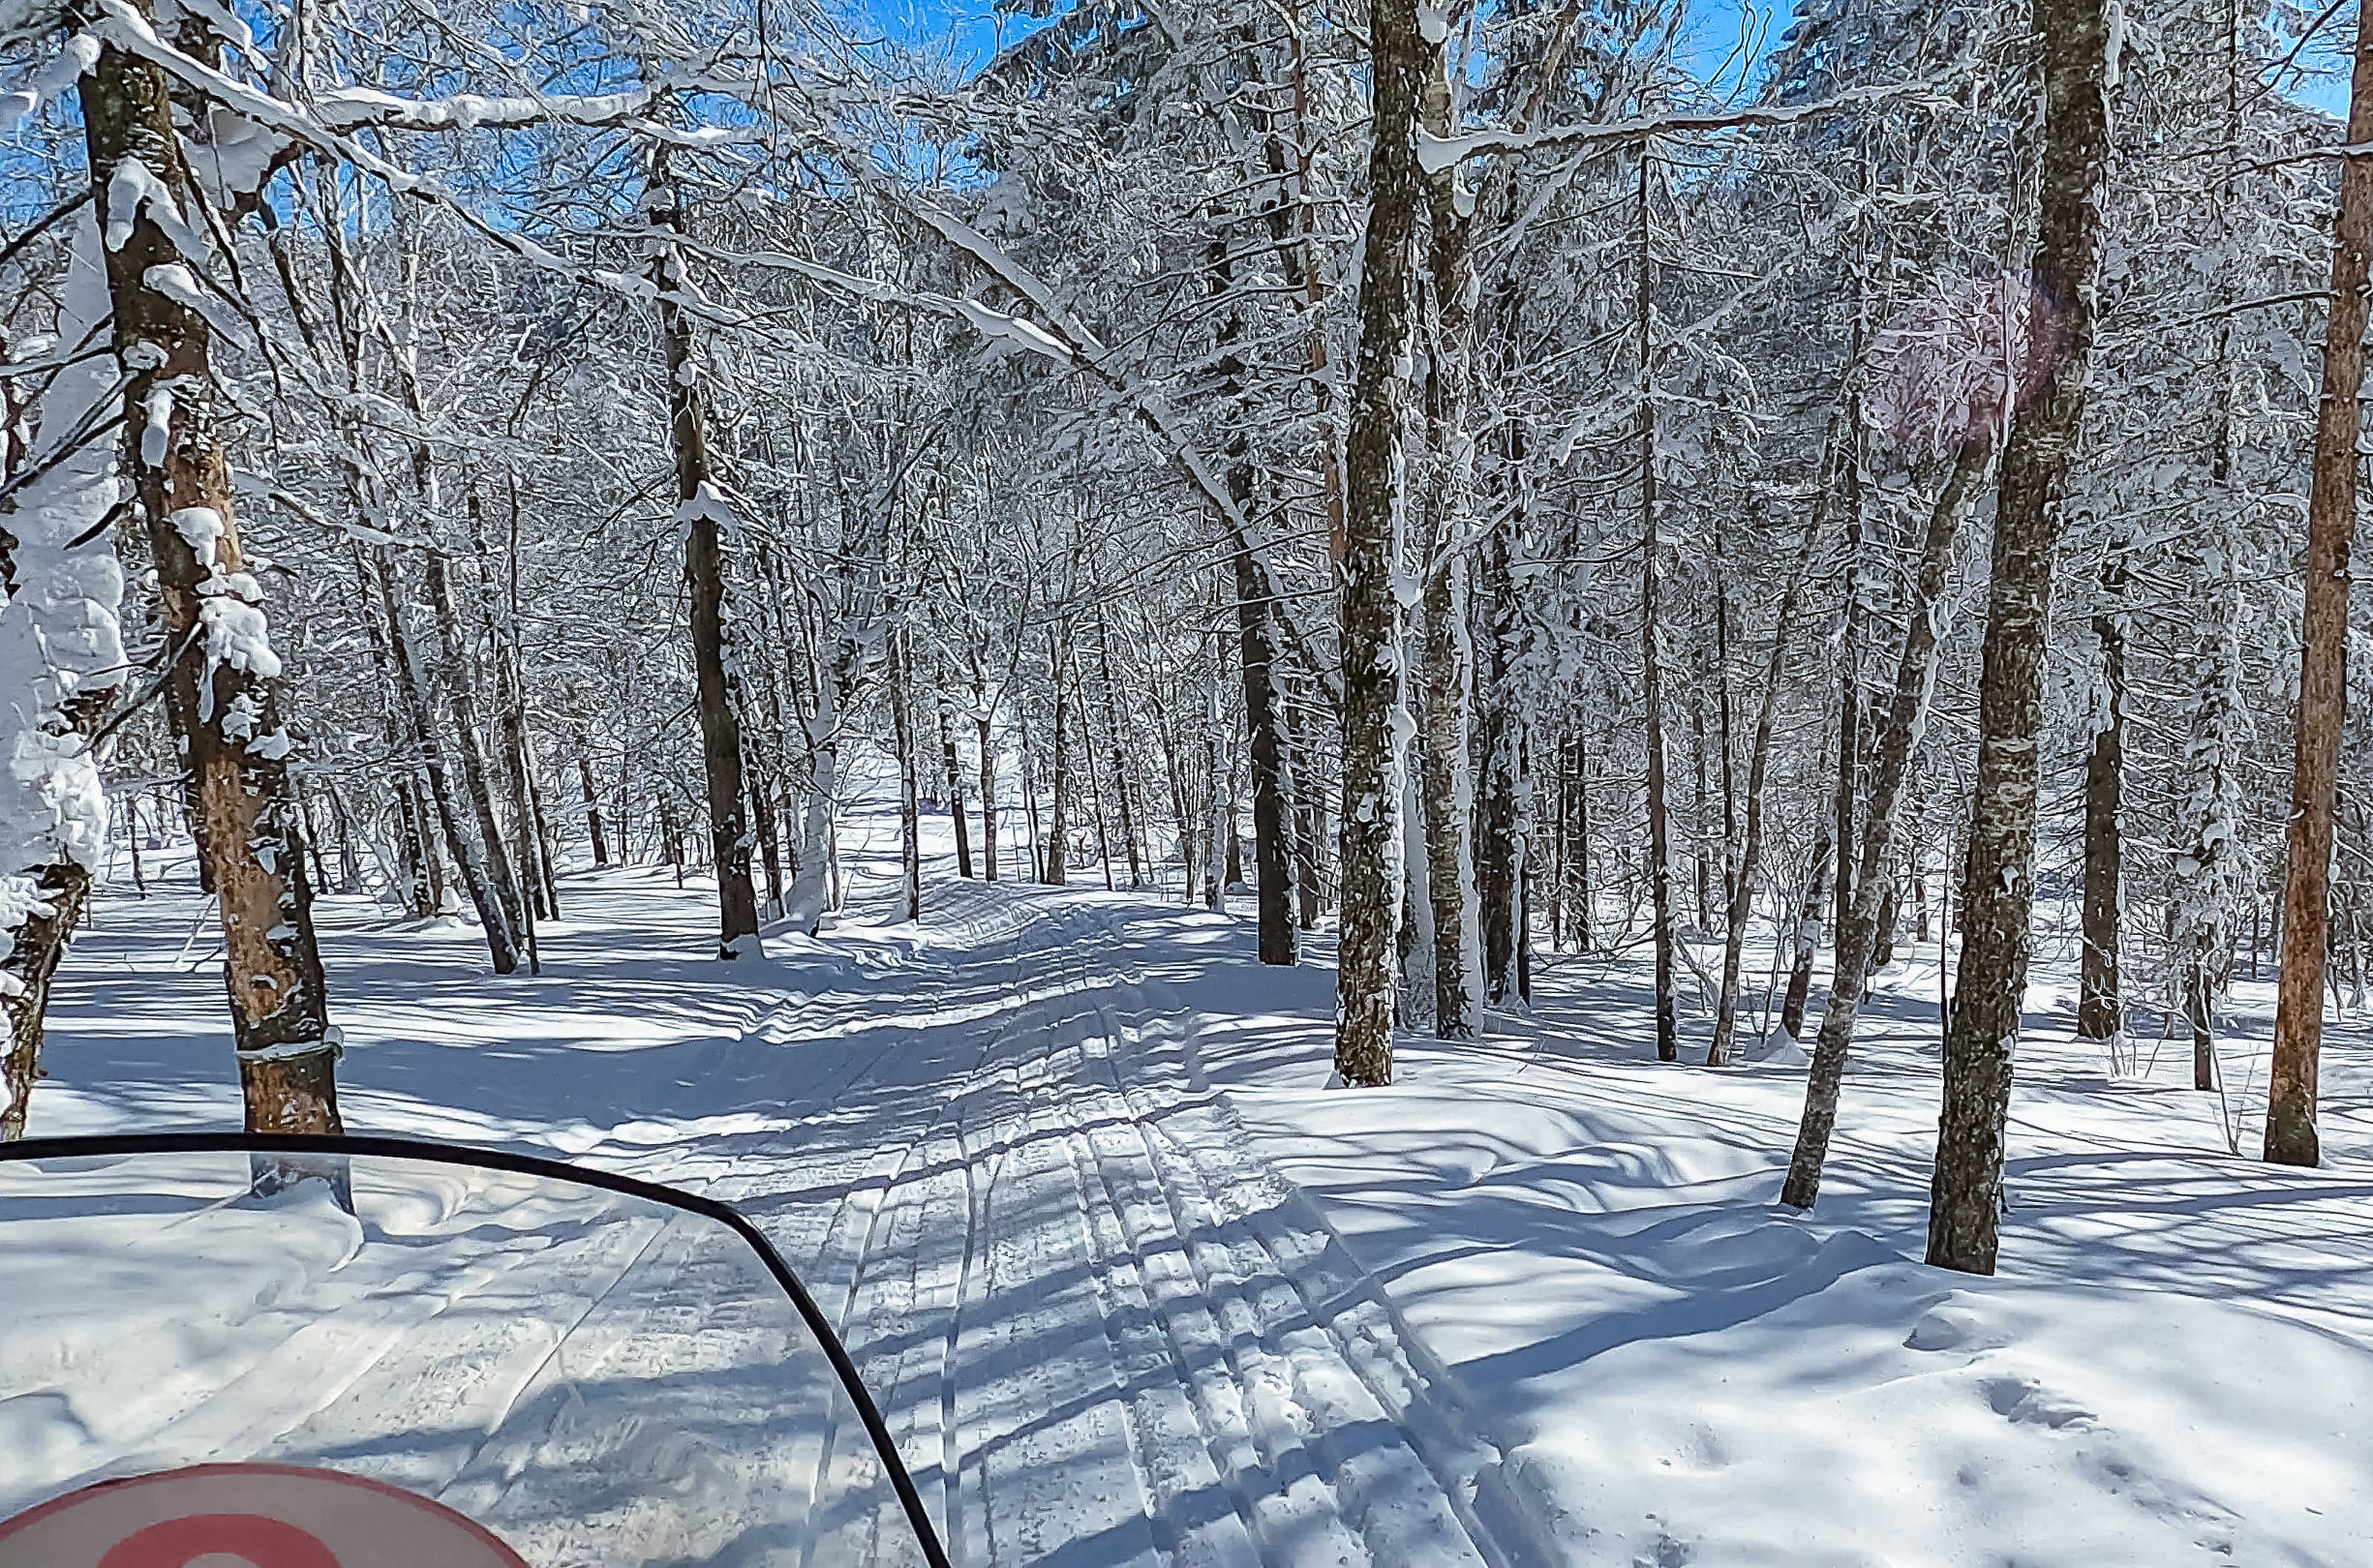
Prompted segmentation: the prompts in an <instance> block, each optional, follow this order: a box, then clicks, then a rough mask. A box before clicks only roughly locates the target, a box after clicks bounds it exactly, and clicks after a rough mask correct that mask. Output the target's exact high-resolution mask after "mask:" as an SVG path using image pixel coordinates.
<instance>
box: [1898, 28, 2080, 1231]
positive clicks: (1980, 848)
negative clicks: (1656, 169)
mask: <svg viewBox="0 0 2373 1568" xmlns="http://www.w3.org/2000/svg"><path fill="white" fill-rule="evenodd" d="M2034 16H2035V30H2036V32H2037V34H2038V35H2039V38H2040V41H2041V42H2040V45H2039V51H2040V61H2039V70H2040V72H2041V75H2042V81H2043V144H2044V145H2043V184H2042V200H2043V210H2042V217H2041V221H2040V222H2039V224H2038V225H2037V228H2036V235H2035V259H2034V263H2033V265H2032V267H2031V268H2030V271H2031V272H2032V274H2033V277H2032V283H2033V286H2034V288H2035V289H2036V292H2037V297H2038V300H2039V301H2040V302H2048V303H2049V308H2050V310H2051V313H2052V320H2053V323H2054V327H2055V328H2056V333H2055V335H2056V339H2057V344H2056V347H2057V349H2058V352H2057V354H2056V356H2055V358H2054V362H2053V365H2052V370H2051V375H2050V377H2049V379H2048V380H2047V381H2046V382H2045V383H2044V385H2043V388H2042V389H2041V391H2040V392H2039V393H2038V394H2037V395H2036V396H2035V397H2034V398H2033V399H2032V400H2031V401H2029V402H2028V403H2027V404H2026V405H2025V406H2024V407H2021V408H2020V409H2019V410H2018V411H2017V413H2016V414H2014V415H2013V416H2012V420H2011V428H2010V438H2009V440H2008V442H2007V444H2006V445H2005V446H2004V448H2003V453H2002V472H2001V477H2000V480H1999V482H1998V486H1997V489H1996V493H1995V501H1994V541H1993V586H1992V588H1991V590H1990V592H1989V597H1988V604H1987V611H1986V643H1985V654H1984V666H1983V671H1982V674H1981V676H1980V678H1979V685H1978V760H1977V789H1976V795H1975V799H1974V800H1973V802H1972V806H1971V812H1970V822H1969V841H1968V849H1967V852H1966V854H1965V856H1964V858H1963V860H1962V866H1963V874H1962V950H1961V961H1960V965H1959V969H1958V972H1957V975H1956V979H1955V983H1954V989H1953V1019H1952V1023H1951V1024H1950V1026H1949V1027H1948V1029H1947V1031H1946V1037H1945V1052H1944V1110H1943V1114H1942V1116H1941V1117H1940V1119H1939V1121H1938V1124H1937V1132H1936V1171H1935V1177H1934V1180H1933V1181H1932V1184H1931V1193H1930V1211H1929V1240H1928V1261H1929V1262H1930V1263H1932V1264H1933V1265H1935V1266H1936V1267H1939V1268H1948V1269H1958V1270H1960V1271H1962V1273H1965V1274H1992V1273H1993V1267H1994V1253H1995V1250H1996V1246H1997V1242H1998V1225H1999V1221H2000V1216H2001V1204H2002V1134H2003V1124H2004V1119H2005V1118H2006V1117H2007V1116H2008V1114H2009V1111H2010V1090H2011V1056H2012V1051H2013V1048H2014V1047H2015V1045H2016V1044H2017V1042H2018V1039H2019V1009H2020V999H2021V997H2022V995H2023V993H2024V991H2025V989H2026V969H2027V943H2028V931H2027V921H2028V917H2029V915H2030V913H2031V911H2032V908H2033V904H2034V894H2035V889H2034V882H2033V876H2034V860H2035V808H2036V801H2035V791H2036V733H2037V730H2038V728H2039V726H2040V723H2041V720H2042V716H2043V656H2044V639H2045V633H2046V629H2047V626H2046V622H2047V618H2048V615H2049V612H2050V609H2051V601H2052V564H2053V556H2054V553H2055V551H2056V550H2057V548H2058V545H2059V534H2060V523H2061V517H2060V495H2061V491H2062V489H2063V487H2064V486H2065V485H2066V483H2067V479H2068V469H2069V465H2070V463H2071V461H2072V460H2073V459H2074V457H2075V453H2076V443H2077V437H2078V434H2079V431H2080V429H2081V428H2082V425H2083V420H2084V384H2085V377H2086V373H2087V371H2088V370H2089V368H2090V364H2091V359H2092V346H2093V287H2094V278H2095V274H2096V272H2097V271H2098V268H2099V264H2100V258H2101V187H2102V184H2103V177H2104V173H2105V170H2106V168H2107V166H2108V163H2109V154H2110V128H2109V87H2108V55H2109V43H2110V41H2109V27H2108V22H2107V19H2106V17H2105V15H2104V14H2103V0H2035V8H2034Z"/></svg>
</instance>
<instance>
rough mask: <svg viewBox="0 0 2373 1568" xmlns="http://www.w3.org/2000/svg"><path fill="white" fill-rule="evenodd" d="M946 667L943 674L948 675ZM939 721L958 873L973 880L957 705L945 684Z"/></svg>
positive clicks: (938, 712) (938, 698)
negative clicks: (955, 720)
mask: <svg viewBox="0 0 2373 1568" xmlns="http://www.w3.org/2000/svg"><path fill="white" fill-rule="evenodd" d="M945 673H946V672H945V670H944V669H943V670H942V672H941V674H942V675H943V676H944V675H945ZM936 711H937V716H938V720H939V762H940V767H941V769H943V770H944V771H945V772H946V773H947V775H948V821H949V822H950V823H951V824H953V825H954V826H955V829H956V874H957V875H958V876H959V877H961V878H963V879H964V880H965V881H966V882H970V881H971V880H972V832H971V829H968V828H967V827H966V826H965V825H964V765H963V762H962V759H960V758H958V756H957V754H956V731H955V730H954V729H953V728H952V727H950V724H949V720H950V719H952V718H953V717H954V716H955V712H956V705H955V704H954V703H952V702H950V701H949V700H948V693H947V690H946V688H945V686H944V685H943V686H942V687H941V689H940V691H939V693H938V696H937V708H936Z"/></svg>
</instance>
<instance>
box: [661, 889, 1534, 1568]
mask: <svg viewBox="0 0 2373 1568" xmlns="http://www.w3.org/2000/svg"><path fill="white" fill-rule="evenodd" d="M944 891H945V892H946V893H947V894H949V895H951V896H952V897H954V898H958V899H961V900H962V902H961V903H960V904H959V905H958V907H957V909H956V910H955V912H954V913H955V914H956V916H957V920H956V922H955V925H954V928H953V930H951V928H950V926H949V924H948V923H947V917H946V916H945V915H943V916H942V917H941V919H940V920H939V921H937V922H935V923H934V924H933V925H932V926H931V927H929V928H928V934H927V935H926V937H925V940H924V941H923V942H922V943H921V944H919V945H918V947H917V949H916V950H914V951H913V952H911V953H909V954H907V955H906V956H905V957H904V958H903V959H902V961H898V962H895V963H886V964H883V965H881V966H878V967H877V968H875V969H873V970H870V971H868V973H867V981H866V983H865V988H864V993H865V994H864V1013H865V1015H866V1016H867V1017H869V1018H876V1019H897V1020H900V1021H901V1022H902V1023H903V1024H904V1025H905V1026H906V1029H907V1030H908V1031H909V1032H910V1033H911V1035H912V1037H913V1038H914V1039H915V1040H917V1041H919V1043H917V1044H913V1045H909V1046H906V1047H904V1048H901V1049H899V1050H896V1051H891V1050H883V1049H879V1048H872V1049H868V1048H867V1047H868V1040H867V1031H866V1030H864V1029H859V1030H857V1031H855V1032H854V1033H853V1034H852V1033H851V1032H849V1031H847V1030H846V1029H844V1028H842V1027H841V1025H840V1021H839V1020H840V1018H841V1016H842V1015H844V1014H845V1013H846V1011H847V1010H846V1008H845V1006H843V1004H845V1003H846V1002H848V1001H850V1000H852V998H850V997H849V995H848V993H847V991H845V990H842V989H840V988H838V987H837V986H836V988H835V989H834V990H832V991H830V992H825V993H818V994H815V995H810V996H806V997H802V998H799V999H796V1000H794V1001H792V1002H791V1003H789V1004H787V1005H786V1006H785V1007H784V1008H782V1009H781V1010H780V1011H779V1012H778V1013H777V1014H776V1015H775V1016H774V1017H772V1018H769V1019H767V1020H764V1021H763V1022H762V1023H761V1024H760V1026H759V1027H758V1028H757V1029H756V1030H754V1031H752V1036H753V1037H754V1039H753V1040H751V1041H750V1043H749V1045H747V1046H745V1047H742V1048H740V1049H737V1050H735V1052H734V1055H735V1056H736V1058H737V1060H736V1062H735V1064H734V1065H735V1066H736V1067H739V1068H744V1069H748V1068H751V1067H753V1066H756V1065H758V1064H757V1063H756V1062H755V1061H754V1059H753V1058H752V1057H750V1056H746V1055H744V1054H743V1051H744V1050H755V1049H761V1048H764V1049H773V1050H776V1051H778V1052H779V1050H780V1047H782V1046H786V1045H788V1046H792V1047H794V1050H793V1052H792V1053H790V1054H788V1055H781V1054H778V1055H776V1057H775V1058H774V1060H773V1062H772V1063H771V1064H770V1065H769V1066H768V1067H767V1069H766V1076H767V1079H768V1080H769V1081H767V1082H765V1083H764V1085H763V1087H762V1088H761V1087H760V1086H759V1085H755V1084H754V1085H753V1088H754V1089H756V1090H757V1092H758V1093H759V1094H760V1095H761V1096H763V1097H768V1098H771V1097H773V1096H776V1095H781V1096H782V1097H783V1098H781V1099H780V1100H777V1101H774V1102H773V1104H772V1106H771V1107H770V1108H772V1109H773V1110H775V1111H776V1112H779V1113H780V1115H781V1116H782V1117H783V1118H784V1125H788V1126H790V1127H793V1128H796V1129H800V1130H802V1131H789V1132H778V1133H773V1134H768V1135H765V1136H762V1137H752V1138H749V1139H747V1140H745V1141H738V1142H737V1144H736V1146H735V1148H734V1152H733V1156H732V1158H731V1160H730V1161H729V1163H728V1165H727V1166H726V1168H724V1169H714V1168H713V1169H711V1170H710V1171H708V1172H706V1174H708V1175H709V1178H710V1180H711V1182H712V1185H713V1186H714V1189H715V1191H717V1192H718V1194H719V1195H720V1196H725V1197H728V1198H730V1199H733V1200H735V1201H738V1202H740V1203H742V1204H744V1205H745V1206H746V1207H747V1208H748V1209H749V1210H750V1212H751V1213H752V1214H753V1215H754V1216H755V1217H756V1218H758V1220H759V1221H760V1222H761V1223H762V1224H764V1225H766V1226H767V1227H768V1228H769V1230H770V1232H771V1233H773V1234H774V1235H775V1236H776V1239H777V1241H778V1244H779V1245H781V1246H782V1247H783V1249H784V1251H785V1252H786V1254H787V1255H789V1256H790V1257H791V1258H792V1260H793V1262H794V1264H795V1266H798V1267H800V1268H801V1270H802V1272H803V1273H804V1274H805V1275H806V1278H807V1279H808V1281H809V1282H810V1284H811V1287H812V1288H813V1289H814V1291H815V1294H816V1296H817V1299H818V1300H819V1301H821V1302H823V1303H825V1304H826V1306H827V1310H828V1311H833V1310H836V1309H837V1315H838V1318H839V1321H840V1324H841V1329H842V1333H843V1336H844V1338H845V1339H846V1341H847V1343H848V1346H849V1350H850V1353H851V1354H852V1355H853V1356H854V1357H855V1358H856V1360H857V1363H858V1366H859V1368H860V1369H861V1371H862V1372H864V1375H865V1376H866V1378H867V1383H868V1385H869V1386H870V1387H871V1388H872V1390H873V1392H874V1394H875V1397H876V1399H877V1400H878V1402H880V1404H881V1406H882V1409H883V1413H884V1415H885V1417H886V1418H887V1419H888V1421H889V1423H890V1427H891V1431H892V1432H893V1433H894V1434H895V1435H896V1437H897V1441H898V1443H899V1446H900V1447H901V1449H903V1450H904V1452H905V1455H906V1459H907V1462H908V1464H909V1466H910V1467H911V1468H912V1469H913V1470H914V1472H915V1477H916V1481H917V1484H918V1486H919V1487H921V1489H922V1490H923V1493H924V1495H925V1497H926V1499H927V1500H928V1502H929V1503H930V1505H931V1506H932V1509H933V1512H934V1513H935V1515H936V1516H937V1517H938V1518H939V1519H940V1521H941V1523H942V1529H943V1533H944V1535H945V1538H946V1540H947V1543H948V1547H949V1551H950V1554H951V1556H952V1558H953V1559H954V1560H955V1561H957V1562H958V1563H959V1564H962V1565H965V1568H1008V1565H1018V1564H1022V1563H1033V1562H1049V1563H1057V1564H1061V1565H1063V1568H1104V1565H1106V1564H1118V1563H1132V1564H1146V1565H1155V1564H1178V1565H1193V1568H1204V1565H1209V1568H1262V1565H1269V1564H1277V1565H1293V1568H1359V1565H1363V1564H1374V1565H1378V1568H1402V1565H1412V1568H1415V1565H1420V1564H1422V1565H1427V1568H1431V1565H1435V1564H1444V1565H1454V1564H1461V1563H1465V1564H1475V1565H1477V1568H1506V1564H1507V1562H1508V1560H1509V1556H1508V1553H1506V1551H1504V1550H1503V1548H1502V1545H1501V1544H1499V1543H1495V1542H1494V1541H1493V1539H1492V1538H1491V1536H1490V1534H1489V1533H1488V1532H1487V1531H1486V1530H1485V1529H1484V1528H1483V1527H1482V1525H1481V1523H1480V1522H1478V1521H1477V1519H1476V1514H1475V1510H1474V1508H1473V1506H1472V1494H1473V1493H1474V1490H1475V1486H1476V1478H1477V1476H1478V1475H1479V1474H1480V1473H1481V1472H1482V1471H1483V1470H1484V1469H1485V1468H1486V1467H1487V1466H1489V1465H1490V1464H1491V1463H1492V1462H1494V1461H1495V1460H1496V1459H1497V1457H1498V1456H1497V1455H1496V1454H1495V1453H1494V1452H1493V1451H1492V1450H1491V1449H1490V1448H1489V1447H1488V1446H1487V1445H1485V1444H1482V1443H1480V1442H1478V1441H1476V1440H1475V1439H1473V1438H1471V1437H1468V1436H1466V1435H1465V1434H1464V1430H1463V1425H1462V1422H1461V1418H1460V1413H1459V1412H1458V1411H1457V1410H1456V1408H1455V1407H1454V1401H1453V1402H1452V1403H1450V1404H1445V1402H1444V1401H1443V1399H1442V1398H1441V1397H1440V1395H1441V1392H1442V1387H1441V1385H1442V1381H1443V1380H1442V1377H1441V1374H1440V1372H1439V1370H1438V1369H1429V1373H1430V1374H1428V1373H1421V1372H1419V1370H1418V1369H1417V1368H1416V1367H1415V1366H1413V1365H1412V1358H1411V1355H1410V1354H1409V1353H1408V1351H1407V1350H1405V1348H1404V1346H1405V1336H1404V1334H1403V1332H1402V1330H1401V1326H1400V1324H1399V1323H1398V1321H1397V1320H1396V1319H1395V1318H1394V1316H1393V1314H1392V1313H1391V1312H1390V1310H1389V1309H1388V1308H1387V1306H1386V1305H1385V1302H1384V1294H1383V1292H1382V1290H1381V1289H1380V1288H1379V1287H1378V1286H1377V1285H1376V1284H1375V1282H1373V1281H1371V1280H1369V1279H1368V1278H1367V1277H1366V1276H1365V1275H1363V1274H1362V1273H1360V1271H1359V1270H1358V1269H1357V1267H1356V1266H1355V1265H1354V1263H1353V1261H1352V1260H1351V1258H1350V1257H1349V1256H1348V1254H1347V1253H1346V1252H1345V1251H1344V1250H1343V1248H1342V1246H1341V1245H1340V1243H1338V1242H1336V1241H1335V1239H1334V1238H1333V1236H1332V1235H1331V1234H1330V1233H1329V1232H1327V1231H1326V1230H1325V1229H1324V1227H1323V1224H1321V1223H1320V1222H1319V1221H1318V1220H1317V1218H1316V1216H1315V1214H1314V1212H1313V1211H1311V1210H1310V1208H1309V1206H1308V1205H1307V1204H1306V1202H1304V1200H1303V1199H1302V1198H1301V1197H1300V1195H1299V1194H1298V1193H1297V1192H1295V1191H1293V1189H1292V1187H1291V1186H1290V1185H1289V1184H1287V1183H1286V1182H1285V1181H1284V1180H1283V1179H1282V1178H1281V1177H1279V1176H1278V1175H1277V1174H1276V1173H1275V1172H1274V1171H1272V1170H1271V1169H1269V1168H1268V1167H1267V1166H1266V1165H1265V1164H1264V1163H1263V1162H1262V1161H1260V1159H1259V1158H1258V1157H1257V1156H1256V1155H1254V1154H1253V1153H1252V1152H1251V1150H1250V1147H1249V1143H1248V1140H1247V1139H1246V1137H1245V1135H1244V1134H1243V1131H1242V1130H1241V1128H1240V1127H1239V1126H1238V1125H1237V1124H1236V1122H1235V1119H1234V1116H1233V1113H1232V1111H1231V1110H1230V1109H1229V1108H1228V1106H1227V1105H1226V1103H1225V1102H1224V1101H1221V1100H1220V1098H1219V1097H1218V1096H1217V1095H1216V1094H1214V1093H1212V1092H1211V1091H1210V1090H1208V1089H1207V1088H1204V1087H1202V1086H1201V1085H1200V1084H1199V1082H1198V1081H1197V1080H1196V1075H1195V1070H1194V1066H1193V1049H1194V1041H1193V1034H1192V1019H1191V1015H1190V1014H1188V1013H1187V1011H1186V1010H1184V1009H1183V1008H1182V1007H1180V1006H1179V1005H1178V1004H1177V1002H1176V1001H1175V999H1174V998H1173V997H1171V996H1170V995H1169V994H1168V993H1167V991H1166V990H1165V988H1164V987H1163V986H1162V985H1161V984H1160V983H1159V982H1158V981H1157V980H1152V979H1150V978H1149V977H1147V976H1146V975H1144V974H1143V973H1142V972H1141V971H1140V970H1139V969H1138V968H1137V967H1136V966H1135V965H1134V964H1133V963H1132V962H1131V959H1130V953H1129V951H1128V949H1127V944H1126V941H1125V938H1124V936H1123V934H1122V932H1121V931H1120V930H1119V929H1118V923H1119V922H1120V921H1123V920H1125V919H1126V916H1127V912H1126V911H1125V910H1117V909H1113V908H1111V907H1110V906H1097V905H1085V904H1067V903H1065V902H1061V901H1056V900H1048V899H1042V898H1039V897H1036V896H1033V895H1028V894H1023V895H1019V896H1013V895H1000V894H999V893H998V892H995V891H992V890H986V889H977V888H969V887H964V886H961V885H959V886H958V887H956V888H948V889H944ZM835 1049H839V1050H843V1051H845V1052H846V1055H845V1056H844V1057H843V1059H841V1060H837V1061H836V1060H834V1059H833V1054H832V1053H833V1051H834V1050H835ZM803 1073H804V1074H806V1075H807V1078H808V1084H807V1086H806V1087H805V1088H803V1087H802V1086H800V1085H799V1084H798V1083H797V1082H795V1081H792V1079H793V1075H794V1074H803ZM806 1130H812V1133H811V1132H810V1131H806ZM684 1174H685V1173H684V1172H683V1171H681V1170H679V1171H678V1172H677V1175H676V1179H678V1180H682V1179H684ZM828 1194H829V1198H830V1200H829V1202H826V1201H819V1200H823V1199H825V1198H826V1197H827V1195H828ZM820 1213H821V1218H820V1219H819V1214H820ZM841 1435H842V1440H854V1437H855V1434H853V1433H849V1434H841Z"/></svg>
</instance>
